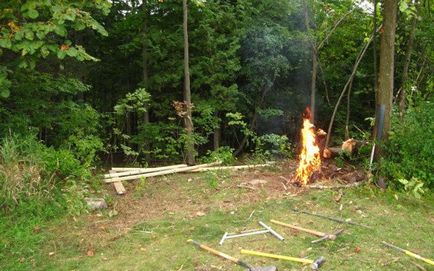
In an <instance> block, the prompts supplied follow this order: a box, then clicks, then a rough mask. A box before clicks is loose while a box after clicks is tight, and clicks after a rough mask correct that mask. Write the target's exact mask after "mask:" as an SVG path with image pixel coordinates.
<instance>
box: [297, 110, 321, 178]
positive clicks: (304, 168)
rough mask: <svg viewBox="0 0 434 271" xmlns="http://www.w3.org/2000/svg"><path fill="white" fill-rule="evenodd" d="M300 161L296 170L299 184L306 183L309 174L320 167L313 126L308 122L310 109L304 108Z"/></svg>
mask: <svg viewBox="0 0 434 271" xmlns="http://www.w3.org/2000/svg"><path fill="white" fill-rule="evenodd" d="M301 143H302V148H301V153H300V162H299V165H298V168H297V171H296V178H297V179H298V180H299V181H300V183H301V184H303V185H305V184H307V183H308V181H309V178H310V176H312V174H313V173H314V172H315V171H317V170H319V169H320V168H321V156H320V151H319V147H318V145H317V143H316V140H315V126H314V125H313V124H312V123H311V122H310V109H309V108H306V112H305V114H304V116H303V129H302V130H301Z"/></svg>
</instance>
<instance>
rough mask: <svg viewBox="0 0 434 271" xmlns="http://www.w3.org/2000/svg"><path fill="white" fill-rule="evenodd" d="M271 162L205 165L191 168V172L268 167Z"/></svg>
mask: <svg viewBox="0 0 434 271" xmlns="http://www.w3.org/2000/svg"><path fill="white" fill-rule="evenodd" d="M272 164H273V163H267V164H258V165H242V166H223V167H205V168H198V169H195V170H192V171H191V172H204V171H210V170H239V169H252V168H258V167H268V166H271V165H272Z"/></svg>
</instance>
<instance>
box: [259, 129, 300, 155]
mask: <svg viewBox="0 0 434 271" xmlns="http://www.w3.org/2000/svg"><path fill="white" fill-rule="evenodd" d="M255 156H258V157H262V158H263V160H268V159H270V158H272V157H273V156H277V157H283V158H288V157H291V156H292V148H291V145H290V143H289V140H288V137H287V136H286V135H276V134H265V135H262V136H257V137H256V138H255Z"/></svg>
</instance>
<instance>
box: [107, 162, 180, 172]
mask: <svg viewBox="0 0 434 271" xmlns="http://www.w3.org/2000/svg"><path fill="white" fill-rule="evenodd" d="M186 166H187V165H186V164H179V165H171V166H164V167H151V168H143V167H113V168H112V169H111V170H110V173H116V172H125V171H132V170H144V172H154V171H159V170H166V169H171V168H179V167H186Z"/></svg>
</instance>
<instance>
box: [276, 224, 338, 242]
mask: <svg viewBox="0 0 434 271" xmlns="http://www.w3.org/2000/svg"><path fill="white" fill-rule="evenodd" d="M270 221H271V223H274V224H277V225H280V226H284V227H287V228H291V229H294V230H299V231H304V232H307V233H310V234H312V235H315V236H318V237H321V238H320V239H317V240H314V241H312V244H315V243H319V242H321V241H323V240H336V237H337V236H338V235H339V234H341V233H342V232H343V231H344V230H343V229H339V230H337V231H335V232H333V233H324V232H320V231H315V230H310V229H305V228H302V227H299V226H295V225H291V224H286V223H283V222H280V221H277V220H274V219H271V220H270Z"/></svg>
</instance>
